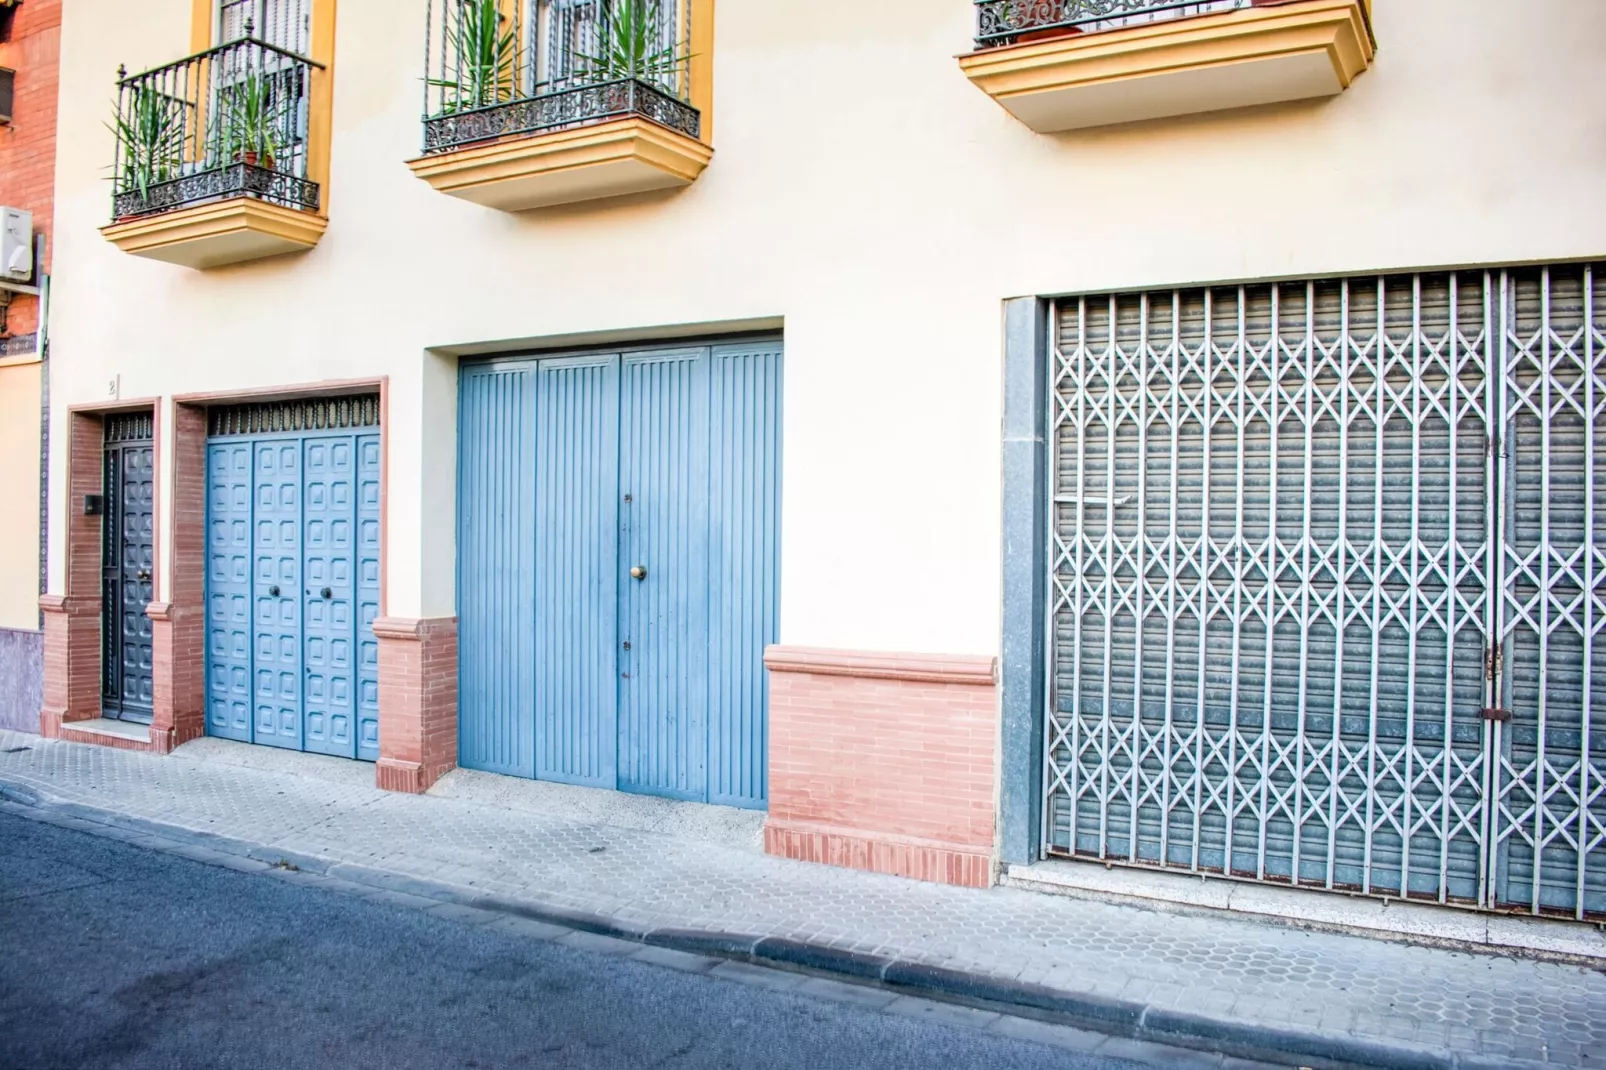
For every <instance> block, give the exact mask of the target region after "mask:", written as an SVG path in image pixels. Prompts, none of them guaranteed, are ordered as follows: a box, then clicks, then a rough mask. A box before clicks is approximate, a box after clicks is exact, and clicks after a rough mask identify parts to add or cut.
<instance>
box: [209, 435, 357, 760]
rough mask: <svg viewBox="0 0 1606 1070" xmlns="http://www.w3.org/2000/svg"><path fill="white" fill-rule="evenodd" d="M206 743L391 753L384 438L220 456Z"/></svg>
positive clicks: (247, 439)
mask: <svg viewBox="0 0 1606 1070" xmlns="http://www.w3.org/2000/svg"><path fill="white" fill-rule="evenodd" d="M207 468H208V494H207V558H208V560H207V718H206V723H207V732H208V734H210V735H216V736H222V737H224V738H228V739H238V740H242V741H245V742H251V743H261V744H265V745H268V746H275V747H284V748H289V749H293V750H307V751H314V752H316V753H320V754H331V755H336V756H340V757H346V758H362V759H365V760H370V761H372V760H374V759H377V758H378V756H379V720H378V714H379V710H378V706H379V703H378V690H379V679H378V658H377V647H376V643H375V640H374V637H373V628H372V625H373V621H374V618H375V616H376V615H377V614H378V606H379V475H380V449H379V436H378V434H377V433H360V432H353V431H346V432H336V433H321V432H301V433H282V432H281V433H270V434H257V435H239V436H216V437H214V438H213V439H212V441H211V443H210V444H209V447H208V456H207Z"/></svg>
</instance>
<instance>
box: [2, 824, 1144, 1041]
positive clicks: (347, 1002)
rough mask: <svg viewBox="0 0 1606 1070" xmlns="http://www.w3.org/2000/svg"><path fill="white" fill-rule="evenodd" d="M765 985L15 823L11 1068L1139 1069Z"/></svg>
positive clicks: (935, 1013) (9, 847) (5, 914)
mask: <svg viewBox="0 0 1606 1070" xmlns="http://www.w3.org/2000/svg"><path fill="white" fill-rule="evenodd" d="M766 978H768V979H771V980H774V981H776V982H778V983H781V984H790V985H795V984H797V983H798V980H797V978H796V977H795V976H792V975H783V974H774V973H770V972H769V971H759V970H756V969H752V970H751V973H750V975H749V976H748V977H747V979H745V980H744V979H742V978H726V977H721V976H716V975H711V974H706V973H697V972H688V971H686V970H681V969H671V968H668V967H664V966H658V965H652V964H648V963H644V962H640V961H634V960H626V959H624V958H621V957H619V956H617V955H606V954H599V953H596V952H593V951H587V950H585V949H583V948H579V947H574V946H569V945H567V944H564V943H561V942H560V943H555V942H551V941H547V940H538V939H534V938H531V937H529V936H525V935H521V934H518V933H514V932H508V931H503V930H501V929H499V928H496V927H492V928H487V927H485V926H479V925H469V924H465V923H463V922H459V921H454V920H451V919H448V918H443V917H437V916H433V915H430V914H426V913H423V912H421V911H419V910H416V909H407V908H401V907H396V906H390V905H386V904H382V903H375V902H372V901H369V900H366V899H361V898H356V897H354V896H350V895H344V894H338V893H334V892H329V891H325V890H320V889H318V888H316V887H307V886H302V885H298V884H292V883H288V882H286V881H284V880H279V879H276V878H275V877H272V876H269V875H264V874H250V873H238V872H234V871H232V870H227V869H221V868H217V867H213V866H206V865H202V864H200V863H196V862H191V861H189V860H187V859H183V858H179V857H175V856H171V855H167V854H163V853H158V852H154V851H146V850H143V849H141V848H138V847H134V846H130V845H128V844H124V843H119V842H117V841H114V840H108V839H104V838H101V837H96V836H92V835H88V834H84V833H80V832H74V831H69V830H64V829H59V828H55V827H52V826H49V825H43V824H38V823H35V822H32V821H29V820H26V819H22V818H18V817H15V816H12V815H9V814H0V1067H4V1068H6V1070H52V1068H56V1067H63V1068H68V1067H70V1068H73V1070H79V1068H93V1067H164V1068H165V1067H207V1068H213V1067H217V1068H223V1067H249V1068H252V1070H260V1068H293V1067H339V1068H342V1070H346V1068H351V1070H356V1068H363V1067H376V1068H377V1067H383V1068H387V1070H388V1068H411V1067H420V1068H425V1067H427V1068H430V1070H439V1068H447V1067H464V1068H499V1067H543V1068H544V1067H660V1066H661V1067H730V1068H733V1070H737V1068H739V1070H749V1068H769V1067H775V1068H782V1067H797V1068H809V1070H822V1068H837V1067H842V1068H847V1067H920V1068H933V1067H934V1068H939V1070H963V1068H967V1067H976V1068H982V1067H985V1068H987V1070H1000V1068H1007V1070H1016V1068H1019V1070H1033V1068H1039V1067H1041V1068H1048V1067H1054V1068H1056V1070H1082V1068H1088V1070H1091V1068H1100V1070H1113V1068H1124V1070H1130V1068H1132V1067H1134V1066H1137V1065H1142V1064H1138V1063H1132V1062H1128V1061H1125V1060H1123V1059H1115V1058H1101V1057H1099V1056H1097V1055H1087V1054H1082V1053H1078V1052H1075V1051H1072V1050H1068V1049H1067V1048H1066V1047H1056V1046H1049V1045H1046V1044H1039V1043H1033V1042H1028V1041H1025V1040H1019V1039H1013V1038H1011V1037H1008V1036H1003V1035H999V1034H998V1033H997V1032H996V1030H994V1031H983V1030H981V1029H977V1028H971V1027H968V1026H954V1025H948V1024H943V1023H942V1021H941V1020H940V1019H941V1017H942V1014H941V1011H942V1010H943V1008H940V1007H929V1008H928V1010H929V1012H930V1013H925V1014H922V1013H920V1012H918V1011H915V1012H913V1013H911V1010H910V1005H911V1004H912V1003H913V1002H914V1001H908V1000H905V1001H904V1003H903V1004H902V1011H903V1012H902V1013H895V1012H894V1010H893V1009H892V1008H888V1009H874V1008H870V1007H866V1006H859V1005H855V1004H854V1003H852V1002H845V1001H844V1000H842V999H822V998H816V997H813V996H809V995H803V994H799V993H797V992H794V991H776V990H774V988H772V987H771V986H770V985H769V984H768V983H767V981H766ZM866 996H867V997H872V996H873V997H879V998H885V997H884V996H883V995H882V994H880V993H875V992H866ZM1010 1021H1011V1020H1005V1024H1008V1022H1010ZM1025 1024H1026V1025H1029V1026H1038V1023H1025ZM1039 1028H1041V1027H1040V1026H1039ZM1164 1061H1165V1062H1169V1061H1170V1060H1164ZM1145 1063H1148V1060H1145ZM1150 1065H1152V1063H1150Z"/></svg>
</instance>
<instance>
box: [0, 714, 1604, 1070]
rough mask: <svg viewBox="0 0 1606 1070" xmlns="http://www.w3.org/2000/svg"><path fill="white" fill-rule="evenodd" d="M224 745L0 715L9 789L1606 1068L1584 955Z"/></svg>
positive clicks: (417, 875) (1426, 1055)
mask: <svg viewBox="0 0 1606 1070" xmlns="http://www.w3.org/2000/svg"><path fill="white" fill-rule="evenodd" d="M229 746H230V745H223V748H222V749H220V748H219V747H218V746H216V744H215V741H203V742H202V744H192V745H191V746H190V747H186V748H181V749H180V750H179V751H177V752H175V753H174V754H173V755H171V756H168V757H165V758H164V757H154V756H150V755H145V754H139V753H132V752H127V751H120V750H113V749H110V748H103V747H90V746H82V745H78V744H72V743H61V742H53V741H48V740H43V739H40V738H39V737H36V736H30V735H24V734H19V733H10V732H3V731H0V788H8V789H11V792H10V793H11V794H12V796H13V797H22V796H28V797H32V798H36V799H37V800H38V801H39V803H40V804H43V805H46V806H50V805H57V806H59V805H62V804H67V805H70V806H74V807H84V808H90V809H93V810H95V811H98V812H101V813H105V814H115V815H122V816H125V817H128V818H133V819H137V820H141V821H146V822H158V823H161V824H163V825H167V826H172V827H175V828H179V829H184V830H188V831H190V832H193V833H204V834H207V835H209V836H215V837H225V838H227V839H229V840H233V841H239V842H241V843H246V844H252V845H259V846H260V847H263V848H267V849H268V851H269V853H273V852H282V853H283V855H284V856H285V857H286V858H287V859H291V860H296V859H316V860H319V862H320V864H323V865H327V866H344V867H347V868H348V869H350V870H352V871H353V872H355V871H357V870H358V869H359V868H363V869H365V870H366V871H383V872H385V873H387V874H394V875H399V876H400V877H404V878H412V879H416V880H418V881H427V882H434V883H435V884H437V885H442V886H451V887H455V888H458V889H464V890H466V891H470V892H472V893H474V894H477V895H482V896H488V897H495V898H496V899H497V900H499V901H507V902H517V903H522V904H527V905H530V906H531V907H533V908H540V909H544V910H550V911H554V912H559V913H572V914H575V915H577V916H578V915H586V916H591V917H602V918H605V919H609V920H610V921H611V922H613V923H616V924H617V925H618V926H619V927H620V928H621V929H624V930H628V931H631V932H648V931H653V930H673V931H676V932H681V931H690V932H703V933H730V934H742V935H743V936H744V937H747V938H751V937H755V936H756V937H772V938H781V939H780V941H778V942H780V943H788V942H795V943H796V944H797V945H808V946H809V947H812V948H815V949H822V948H828V949H834V951H836V952H839V953H841V954H840V955H839V956H838V957H837V958H835V959H833V958H832V956H831V955H829V954H826V955H825V956H824V958H822V959H820V961H822V962H830V961H836V962H840V963H847V964H848V967H849V968H850V969H851V968H852V964H853V963H856V962H857V963H862V962H871V961H879V960H887V959H893V960H896V961H897V962H898V963H900V964H902V965H903V967H904V973H903V976H905V977H917V975H918V972H919V970H921V969H924V970H925V971H926V974H927V975H929V976H931V977H935V978H941V979H944V983H945V984H947V985H948V986H949V987H950V988H951V989H954V990H955V991H959V992H960V994H963V988H964V979H965V978H971V979H974V980H975V982H976V983H977V987H976V991H977V992H979V993H981V994H982V995H986V994H987V993H988V992H990V991H995V990H996V989H995V988H989V987H988V985H989V983H993V982H996V983H997V984H999V985H1005V986H1011V985H1012V986H1014V988H1015V989H1018V990H1020V991H1026V992H1043V993H1059V994H1062V995H1064V996H1067V997H1074V998H1075V999H1077V1000H1080V1001H1081V1003H1080V1004H1079V1005H1081V1006H1084V1007H1092V1008H1095V1009H1097V1008H1100V1007H1103V1008H1108V1010H1109V1016H1110V1018H1109V1020H1110V1023H1111V1031H1112V1032H1113V1031H1119V1030H1131V1029H1132V1028H1134V1023H1135V1024H1136V1027H1137V1028H1139V1029H1140V1030H1147V1031H1148V1032H1147V1034H1145V1035H1148V1034H1154V1033H1156V1032H1159V1033H1163V1032H1164V1031H1165V1030H1166V1029H1173V1028H1174V1029H1185V1030H1187V1031H1189V1037H1190V1038H1191V1039H1189V1041H1188V1042H1189V1043H1190V1044H1193V1045H1195V1046H1204V1047H1208V1041H1209V1033H1210V1031H1211V1030H1212V1029H1214V1030H1217V1031H1218V1032H1219V1033H1220V1034H1221V1035H1222V1036H1224V1037H1228V1038H1233V1037H1237V1038H1242V1037H1246V1036H1253V1035H1259V1036H1262V1037H1264V1038H1267V1039H1266V1043H1267V1044H1268V1045H1272V1044H1276V1045H1281V1047H1280V1049H1279V1050H1285V1051H1287V1052H1289V1053H1295V1052H1307V1053H1321V1052H1353V1053H1357V1057H1356V1058H1355V1059H1354V1060H1352V1061H1354V1062H1357V1063H1362V1064H1372V1065H1380V1066H1401V1067H1407V1066H1409V1067H1416V1066H1421V1067H1446V1068H1452V1070H1453V1068H1460V1067H1466V1068H1473V1067H1491V1068H1492V1067H1500V1066H1513V1067H1515V1066H1525V1065H1550V1066H1568V1067H1592V1068H1606V974H1603V973H1602V972H1599V971H1597V970H1592V969H1588V968H1584V967H1579V966H1567V965H1560V964H1555V963H1544V962H1534V961H1519V960H1515V959H1509V958H1496V957H1488V956H1481V955H1468V954H1460V953H1455V952H1449V951H1444V950H1438V949H1430V948H1416V947H1408V946H1405V945H1401V944H1393V943H1386V942H1381V941H1373V940H1367V939H1363V938H1358V937H1349V936H1340V935H1333V934H1327V933H1316V932H1304V931H1299V930H1294V929H1286V928H1282V927H1279V926H1274V925H1264V924H1259V923H1255V922H1250V921H1239V920H1236V919H1227V918H1220V919H1218V918H1203V917H1187V916H1176V915H1171V914H1164V913H1156V912H1152V911H1146V910H1142V909H1137V908H1132V907H1123V906H1115V905H1110V904H1105V903H1097V902H1088V901H1083V900H1077V899H1071V898H1064V897H1058V896H1051V895H1043V894H1039V893H1034V892H1027V891H1022V890H1018V889H1013V888H994V889H991V890H988V891H975V890H967V889H959V888H949V887H943V886H938V885H930V884H921V883H917V882H914V881H906V880H901V879H898V878H893V877H885V876H881V875H877V874H869V873H860V872H856V871H850V870H841V869H833V868H829V867H825V866H818V865H810V864H804V863H795V862H788V861H785V860H782V859H776V858H770V857H768V856H766V855H764V854H763V853H762V852H760V851H759V850H758V849H757V847H756V844H755V843H754V842H753V837H752V831H753V829H754V828H755V827H756V826H755V825H754V824H753V823H752V822H753V819H752V818H751V816H750V815H743V814H739V813H735V812H730V811H721V810H717V809H713V808H707V809H706V811H700V812H704V813H706V814H707V815H708V816H707V817H706V818H693V822H692V823H694V824H695V823H697V822H698V821H703V823H704V825H705V827H703V828H701V829H699V830H697V834H696V835H690V834H686V833H685V831H684V830H683V829H681V828H680V824H683V823H679V824H677V823H676V822H673V821H668V822H658V823H657V824H656V825H655V824H654V823H653V822H651V821H638V820H632V819H628V816H627V819H625V820H612V821H611V822H610V823H604V822H605V821H607V820H608V817H607V815H608V814H609V813H610V811H609V808H608V805H602V804H606V803H607V801H608V800H611V799H616V798H617V797H616V796H613V795H611V793H596V795H597V797H598V799H599V800H600V801H601V804H599V806H598V808H596V810H595V812H594V813H593V814H589V815H588V814H584V813H581V814H580V815H579V816H577V812H576V810H575V809H574V808H573V807H572V806H571V807H566V808H564V809H562V810H561V811H558V810H554V811H553V812H542V810H541V809H540V808H539V807H531V806H529V805H525V806H522V807H516V806H513V805H498V804H497V803H496V801H495V799H494V796H495V794H496V792H495V789H494V788H493V789H492V790H491V791H490V792H487V791H485V790H483V784H484V783H485V782H484V781H481V782H474V781H464V782H463V783H462V784H458V786H457V787H456V788H454V786H453V784H454V781H453V780H452V779H451V778H449V779H448V781H447V782H446V783H445V784H444V785H443V787H442V788H441V789H440V790H439V791H438V792H436V793H432V794H431V795H430V796H425V797H413V796H404V795H394V794H389V793H385V792H380V791H378V790H376V789H375V788H374V787H373V786H372V779H371V778H372V768H371V767H369V766H363V765H358V764H356V763H341V762H336V761H333V760H329V759H308V758H305V757H304V756H293V758H285V757H283V756H279V755H272V756H269V757H271V758H272V760H273V762H277V763H278V765H277V766H276V767H269V768H264V767H260V763H256V764H253V760H252V759H253V751H255V752H260V750H261V749H260V748H257V749H249V748H246V749H241V750H238V751H234V752H231V751H229V750H227V748H228V747H229ZM231 755H232V760H231ZM269 764H270V765H271V764H272V763H271V762H270V763H269ZM454 776H456V775H455V774H454ZM469 776H470V777H472V776H474V775H473V774H469ZM476 783H477V784H480V786H481V789H480V790H469V789H466V788H464V787H463V784H468V785H470V787H472V786H473V785H474V784H476ZM490 783H493V784H494V783H495V782H494V781H490ZM568 790H575V791H578V790H579V789H568ZM642 812H643V813H645V812H646V811H642ZM0 850H3V845H0ZM258 856H259V857H261V855H260V853H259V855H258ZM886 979H887V980H893V979H894V978H892V977H891V975H888V976H887V977H886ZM1047 1005H1048V1004H1044V1006H1047ZM1168 1023H1169V1024H1168ZM1178 1023H1181V1024H1178ZM1150 1038H1151V1039H1152V1038H1153V1037H1152V1036H1151V1037H1150ZM1262 1050H1269V1049H1262ZM1296 1061H1300V1060H1296ZM1310 1061H1311V1062H1313V1063H1316V1062H1320V1061H1321V1060H1320V1059H1315V1058H1313V1059H1311V1060H1310Z"/></svg>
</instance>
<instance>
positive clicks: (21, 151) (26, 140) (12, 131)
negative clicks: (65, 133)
mask: <svg viewBox="0 0 1606 1070" xmlns="http://www.w3.org/2000/svg"><path fill="white" fill-rule="evenodd" d="M60 54H61V0H22V2H21V3H20V4H19V5H18V6H17V9H16V12H15V13H14V14H13V16H12V22H11V35H10V39H9V40H7V41H4V42H0V67H9V68H10V69H11V70H14V71H16V72H17V74H16V98H15V101H14V102H13V104H12V116H13V118H12V120H11V124H10V125H9V126H0V204H3V205H6V206H8V207H12V208H25V209H27V210H28V211H30V212H32V213H33V226H34V231H35V233H41V234H44V235H45V236H46V238H47V239H48V238H49V236H50V225H51V215H52V206H53V203H54V192H55V182H56V90H57V85H58V82H59V77H58V70H59V67H58V63H59V58H60ZM45 258H46V265H45V266H46V268H47V269H48V265H49V252H48V242H47V252H46V254H45ZM38 326H39V306H38V302H37V301H36V300H35V299H34V298H32V297H29V296H26V295H23V296H19V297H18V298H17V299H16V300H15V301H13V302H12V305H11V312H10V317H9V321H8V326H7V333H9V334H11V335H14V336H15V335H24V334H29V333H32V332H33V331H34V330H36V329H37V328H38Z"/></svg>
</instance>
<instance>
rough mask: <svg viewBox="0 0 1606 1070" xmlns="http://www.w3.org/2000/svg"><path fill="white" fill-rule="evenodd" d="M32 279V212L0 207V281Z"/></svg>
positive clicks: (29, 280)
mask: <svg viewBox="0 0 1606 1070" xmlns="http://www.w3.org/2000/svg"><path fill="white" fill-rule="evenodd" d="M32 281H33V213H32V212H25V211H23V210H22V209H21V208H0V282H13V283H28V282H32Z"/></svg>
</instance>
